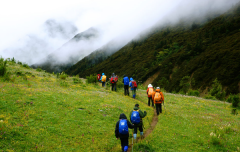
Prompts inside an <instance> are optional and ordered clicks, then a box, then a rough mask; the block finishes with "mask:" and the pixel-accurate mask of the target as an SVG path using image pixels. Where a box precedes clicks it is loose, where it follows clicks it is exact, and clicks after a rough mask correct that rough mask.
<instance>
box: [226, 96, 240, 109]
mask: <svg viewBox="0 0 240 152" xmlns="http://www.w3.org/2000/svg"><path fill="white" fill-rule="evenodd" d="M227 102H229V103H232V106H233V107H238V104H239V103H240V99H239V95H229V97H228V98H227Z"/></svg>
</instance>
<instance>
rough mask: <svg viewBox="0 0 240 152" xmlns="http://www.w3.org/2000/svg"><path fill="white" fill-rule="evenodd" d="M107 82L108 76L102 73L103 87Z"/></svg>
mask: <svg viewBox="0 0 240 152" xmlns="http://www.w3.org/2000/svg"><path fill="white" fill-rule="evenodd" d="M106 80H107V76H106V75H105V74H104V73H102V76H101V78H100V81H101V82H102V87H105V83H106Z"/></svg>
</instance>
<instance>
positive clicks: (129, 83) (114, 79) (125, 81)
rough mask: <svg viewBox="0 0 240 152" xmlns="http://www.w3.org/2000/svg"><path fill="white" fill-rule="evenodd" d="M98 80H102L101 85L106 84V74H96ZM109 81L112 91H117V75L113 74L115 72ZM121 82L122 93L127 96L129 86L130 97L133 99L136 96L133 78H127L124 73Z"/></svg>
mask: <svg viewBox="0 0 240 152" xmlns="http://www.w3.org/2000/svg"><path fill="white" fill-rule="evenodd" d="M97 79H98V81H100V82H102V87H105V86H106V82H107V76H106V75H105V74H104V73H102V75H100V74H98V75H97ZM109 81H110V83H111V85H112V91H117V87H116V86H117V82H118V76H117V75H115V73H112V76H111V77H110V78H109ZM122 83H123V84H124V94H125V95H128V96H129V87H131V91H132V97H133V98H134V99H135V98H136V89H137V82H136V81H135V80H133V78H130V81H129V78H128V77H127V76H126V75H124V77H123V80H122Z"/></svg>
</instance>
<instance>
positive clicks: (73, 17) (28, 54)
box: [0, 0, 239, 64]
mask: <svg viewBox="0 0 240 152" xmlns="http://www.w3.org/2000/svg"><path fill="white" fill-rule="evenodd" d="M236 2H239V0H36V1H33V0H21V1H19V0H6V1H1V4H0V40H1V42H0V56H1V55H2V56H3V57H13V56H14V57H15V58H17V59H21V60H22V61H23V62H27V63H30V64H31V63H33V62H34V61H35V60H37V59H39V58H42V57H44V56H46V55H47V54H49V53H51V52H52V51H54V50H56V49H57V48H59V47H61V46H62V45H63V44H64V43H65V42H67V41H68V40H69V39H68V37H69V36H70V37H71V36H74V34H77V33H79V32H83V31H85V30H87V29H88V28H90V27H95V28H98V29H99V30H101V32H102V35H101V36H100V37H99V40H98V41H96V42H93V43H94V46H96V47H98V46H102V45H104V44H105V43H107V42H108V41H110V40H111V39H113V38H115V37H118V36H121V37H122V38H123V40H124V41H129V40H131V39H132V38H133V37H134V36H135V35H136V34H138V33H139V32H141V31H142V30H144V29H146V28H148V27H151V26H152V25H154V24H155V23H156V22H158V21H159V22H160V23H162V24H164V23H166V22H167V21H168V22H172V23H174V22H177V21H178V20H179V19H180V18H182V17H189V16H192V17H199V16H204V15H206V14H207V13H208V12H211V11H219V12H224V11H226V10H227V9H229V8H230V7H231V6H232V5H233V4H235V3H236ZM48 19H56V21H57V22H59V23H61V24H63V25H65V23H66V22H70V23H71V25H72V26H75V27H76V28H77V29H78V30H77V31H75V33H69V34H68V37H66V38H63V37H55V38H49V37H48V36H49V35H47V34H46V33H44V32H45V31H44V30H43V29H44V28H43V25H44V23H45V22H46V21H47V20H48ZM65 27H66V28H67V27H68V25H66V26H65ZM29 35H33V37H34V38H31V37H29ZM37 39H39V41H40V42H42V40H44V43H46V44H45V46H42V45H41V43H40V42H39V43H40V44H38V42H37V41H35V40H37ZM32 41H34V42H35V44H34V47H36V48H37V49H35V52H34V51H33V50H31V49H29V48H31V47H32V46H31V47H28V48H26V46H28V45H31V44H27V43H32ZM93 43H86V45H87V44H91V45H93ZM16 48H20V49H19V50H18V52H16ZM41 48H42V49H41ZM90 48H91V47H90ZM94 49H95V47H94ZM94 49H92V50H91V49H90V50H89V52H87V53H86V55H87V54H89V53H91V52H92V51H94ZM3 50H5V51H3ZM6 50H7V51H6ZM21 50H22V51H21ZM33 52H34V53H33ZM70 52H71V51H70ZM36 54H37V55H38V56H36ZM34 58H37V59H34Z"/></svg>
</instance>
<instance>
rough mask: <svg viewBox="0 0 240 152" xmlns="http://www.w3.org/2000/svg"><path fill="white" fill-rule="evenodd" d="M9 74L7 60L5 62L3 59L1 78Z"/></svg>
mask: <svg viewBox="0 0 240 152" xmlns="http://www.w3.org/2000/svg"><path fill="white" fill-rule="evenodd" d="M6 72H7V60H5V61H4V59H3V58H0V76H4V74H5V73H6Z"/></svg>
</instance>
